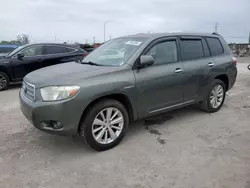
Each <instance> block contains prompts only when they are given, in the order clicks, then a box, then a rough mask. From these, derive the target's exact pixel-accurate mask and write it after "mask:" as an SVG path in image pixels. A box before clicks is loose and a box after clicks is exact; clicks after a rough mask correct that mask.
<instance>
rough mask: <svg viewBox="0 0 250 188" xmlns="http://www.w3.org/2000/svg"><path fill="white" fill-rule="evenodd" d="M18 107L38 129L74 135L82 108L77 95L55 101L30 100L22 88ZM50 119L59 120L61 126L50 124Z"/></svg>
mask: <svg viewBox="0 0 250 188" xmlns="http://www.w3.org/2000/svg"><path fill="white" fill-rule="evenodd" d="M19 98H20V108H21V111H22V113H23V115H24V116H25V117H26V118H27V119H28V120H29V121H30V122H31V123H32V124H33V125H34V126H35V127H36V128H38V129H40V130H42V131H45V132H49V133H54V134H58V135H75V134H77V131H78V126H79V122H80V119H81V116H82V113H83V110H84V105H81V103H80V101H79V99H77V97H75V98H72V99H68V100H64V101H56V102H43V101H41V100H35V101H34V102H32V101H30V100H29V99H27V98H26V96H25V95H24V92H23V89H21V90H20V92H19ZM51 121H56V122H60V123H61V124H62V126H63V127H62V128H60V129H55V128H53V127H52V126H50V125H51V124H50V122H51Z"/></svg>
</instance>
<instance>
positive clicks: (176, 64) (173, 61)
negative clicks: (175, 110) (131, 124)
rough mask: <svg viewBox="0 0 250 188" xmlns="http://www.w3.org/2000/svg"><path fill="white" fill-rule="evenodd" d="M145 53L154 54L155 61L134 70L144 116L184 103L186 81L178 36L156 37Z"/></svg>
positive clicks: (141, 110)
mask: <svg viewBox="0 0 250 188" xmlns="http://www.w3.org/2000/svg"><path fill="white" fill-rule="evenodd" d="M143 55H152V56H153V57H154V59H155V63H154V64H153V65H151V66H149V67H144V68H141V69H135V70H134V75H135V79H136V87H137V89H138V93H139V97H138V100H139V104H138V106H139V107H140V108H141V109H140V110H139V111H140V112H142V114H140V116H141V117H144V116H147V115H148V114H156V113H159V112H162V111H164V110H166V109H170V108H172V107H174V106H176V105H179V104H181V103H182V102H183V82H184V80H183V79H184V78H183V74H182V71H183V64H182V62H181V61H180V60H179V55H178V48H177V40H176V38H165V39H160V40H157V41H155V42H154V43H153V44H151V45H150V46H149V47H148V49H146V52H145V53H144V54H143Z"/></svg>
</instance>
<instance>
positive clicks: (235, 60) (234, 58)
mask: <svg viewBox="0 0 250 188" xmlns="http://www.w3.org/2000/svg"><path fill="white" fill-rule="evenodd" d="M232 60H233V62H234V65H235V66H236V65H237V59H236V57H232Z"/></svg>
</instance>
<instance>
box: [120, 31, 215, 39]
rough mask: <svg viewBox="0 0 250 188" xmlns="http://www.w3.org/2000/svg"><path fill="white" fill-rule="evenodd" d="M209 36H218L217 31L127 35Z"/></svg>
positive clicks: (153, 36)
mask: <svg viewBox="0 0 250 188" xmlns="http://www.w3.org/2000/svg"><path fill="white" fill-rule="evenodd" d="M183 35H185V36H207V37H214V36H216V35H217V36H218V35H219V34H217V33H191V32H190V33H189V32H174V33H138V34H135V35H129V36H125V37H138V38H140V37H141V38H158V37H164V36H183Z"/></svg>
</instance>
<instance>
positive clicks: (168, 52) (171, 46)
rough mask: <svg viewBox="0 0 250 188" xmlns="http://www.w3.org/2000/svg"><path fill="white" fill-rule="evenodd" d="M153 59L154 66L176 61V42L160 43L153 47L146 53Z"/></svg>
mask: <svg viewBox="0 0 250 188" xmlns="http://www.w3.org/2000/svg"><path fill="white" fill-rule="evenodd" d="M147 55H152V56H153V57H154V59H155V64H163V63H170V62H176V61H178V54H177V46H176V41H166V42H161V43H158V44H156V45H155V46H153V47H152V48H151V49H150V50H149V51H148V53H147Z"/></svg>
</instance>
